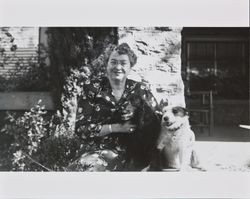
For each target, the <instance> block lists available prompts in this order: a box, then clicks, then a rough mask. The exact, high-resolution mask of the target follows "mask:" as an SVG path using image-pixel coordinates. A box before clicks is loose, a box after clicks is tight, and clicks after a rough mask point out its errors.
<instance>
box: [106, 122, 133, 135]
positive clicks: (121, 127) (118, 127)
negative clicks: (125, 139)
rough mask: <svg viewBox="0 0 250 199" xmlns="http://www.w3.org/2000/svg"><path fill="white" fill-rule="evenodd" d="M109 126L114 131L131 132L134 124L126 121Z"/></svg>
mask: <svg viewBox="0 0 250 199" xmlns="http://www.w3.org/2000/svg"><path fill="white" fill-rule="evenodd" d="M111 127H112V131H113V132H114V133H133V132H134V131H135V128H136V125H135V124H132V123H131V122H129V121H128V122H125V123H122V124H112V125H111Z"/></svg>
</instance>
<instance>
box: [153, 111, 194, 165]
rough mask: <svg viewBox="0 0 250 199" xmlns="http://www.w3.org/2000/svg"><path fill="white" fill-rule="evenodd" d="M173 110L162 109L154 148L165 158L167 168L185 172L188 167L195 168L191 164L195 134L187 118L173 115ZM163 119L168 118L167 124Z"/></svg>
mask: <svg viewBox="0 0 250 199" xmlns="http://www.w3.org/2000/svg"><path fill="white" fill-rule="evenodd" d="M173 108H174V107H169V106H168V107H165V108H164V109H163V116H162V121H161V132H160V135H159V138H158V141H157V146H156V147H157V149H158V151H161V152H164V154H165V155H166V156H167V159H168V160H169V164H168V166H169V167H171V168H176V169H180V170H187V169H188V168H190V166H192V167H196V166H197V165H196V166H195V165H192V162H191V159H193V158H191V157H192V152H193V147H194V142H195V134H194V132H193V131H192V130H191V128H190V125H189V120H188V116H187V115H184V116H182V115H180V114H179V115H178V114H173V111H172V110H173ZM164 117H168V118H169V119H168V122H166V121H164ZM163 169H164V168H163Z"/></svg>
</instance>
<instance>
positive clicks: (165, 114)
mask: <svg viewBox="0 0 250 199" xmlns="http://www.w3.org/2000/svg"><path fill="white" fill-rule="evenodd" d="M186 123H188V111H187V109H185V108H184V107H181V106H166V107H164V108H163V110H162V120H161V125H162V126H164V127H165V128H167V129H168V130H175V129H178V128H180V127H181V126H182V125H183V124H186Z"/></svg>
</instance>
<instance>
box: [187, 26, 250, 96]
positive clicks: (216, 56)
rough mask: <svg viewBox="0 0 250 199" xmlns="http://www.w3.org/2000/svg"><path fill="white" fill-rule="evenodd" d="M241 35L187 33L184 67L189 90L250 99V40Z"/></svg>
mask: <svg viewBox="0 0 250 199" xmlns="http://www.w3.org/2000/svg"><path fill="white" fill-rule="evenodd" d="M223 31H224V32H226V30H223ZM211 32H212V31H211V30H210V33H211ZM239 36H240V33H239V34H238V35H237V36H234V37H232V36H231V37H228V36H227V37H226V36H225V37H223V35H219V36H217V35H216V34H214V35H213V36H212V37H211V36H209V37H205V36H204V33H203V35H202V37H201V36H200V35H199V34H196V35H192V37H189V38H188V37H186V38H185V36H184V38H183V39H184V46H183V50H184V51H185V52H184V61H183V68H184V70H185V75H186V80H187V87H188V90H189V91H198V90H199V91H200V90H213V91H215V92H216V93H217V94H216V97H217V98H219V99H248V94H249V39H248V40H246V39H241V38H239Z"/></svg>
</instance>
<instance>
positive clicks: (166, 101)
mask: <svg viewBox="0 0 250 199" xmlns="http://www.w3.org/2000/svg"><path fill="white" fill-rule="evenodd" d="M165 106H168V100H167V99H161V101H160V103H159V107H160V109H161V110H162V109H163V108H164V107H165Z"/></svg>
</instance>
